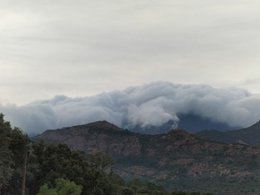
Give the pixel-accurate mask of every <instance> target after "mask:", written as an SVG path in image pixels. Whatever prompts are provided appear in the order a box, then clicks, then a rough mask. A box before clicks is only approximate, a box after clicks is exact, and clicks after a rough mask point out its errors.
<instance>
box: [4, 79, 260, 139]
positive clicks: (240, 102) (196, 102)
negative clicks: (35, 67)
mask: <svg viewBox="0 0 260 195" xmlns="http://www.w3.org/2000/svg"><path fill="white" fill-rule="evenodd" d="M0 112H3V113H4V114H5V116H6V119H7V120H10V121H11V123H12V124H13V125H15V126H18V127H20V128H22V129H23V130H24V131H25V132H27V133H29V134H36V133H40V132H42V131H43V130H46V129H52V128H61V127H64V126H72V125H79V124H85V123H89V122H93V121H97V120H107V121H109V122H111V123H114V124H116V125H118V126H121V127H134V126H137V125H138V126H141V127H148V126H160V125H162V124H165V123H166V122H168V121H175V122H176V123H178V122H179V120H180V119H179V117H178V116H179V115H180V114H195V115H197V116H200V117H202V118H205V119H209V120H211V121H214V122H222V123H226V124H228V125H230V126H241V127H242V126H248V125H251V124H252V123H254V122H256V121H258V120H259V119H260V96H259V95H254V94H251V93H249V92H248V91H246V90H243V89H235V88H225V89H218V88H213V87H210V86H206V85H180V84H172V83H168V82H155V83H151V84H146V85H143V86H138V87H130V88H127V89H125V90H123V91H112V92H107V93H102V94H99V95H96V96H91V97H81V98H70V97H66V96H56V97H54V98H53V99H50V100H46V101H37V102H33V103H30V104H27V105H23V106H16V105H1V106H0Z"/></svg>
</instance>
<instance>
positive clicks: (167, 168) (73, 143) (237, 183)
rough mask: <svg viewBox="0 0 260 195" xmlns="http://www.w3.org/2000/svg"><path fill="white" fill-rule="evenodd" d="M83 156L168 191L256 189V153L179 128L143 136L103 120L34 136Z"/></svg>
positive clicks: (259, 185) (259, 169) (259, 170)
mask: <svg viewBox="0 0 260 195" xmlns="http://www.w3.org/2000/svg"><path fill="white" fill-rule="evenodd" d="M36 139H38V140H40V139H41V140H44V141H45V142H49V143H64V144H67V145H68V146H69V147H70V148H72V149H74V150H82V151H84V152H86V153H96V152H99V151H102V152H104V153H106V154H108V155H109V156H111V157H112V159H113V160H114V167H113V168H114V170H115V172H116V173H118V174H119V175H121V176H122V177H124V178H125V179H130V178H133V177H138V178H143V179H147V180H150V181H153V182H156V183H158V184H160V185H163V186H164V187H166V188H168V189H171V190H175V191H178V190H187V191H200V192H213V193H215V194H257V193H258V192H259V191H260V149H259V148H257V147H250V146H246V145H241V144H224V143H219V142H214V141H208V140H205V139H201V138H198V137H197V136H195V135H192V134H190V133H187V132H186V131H184V130H181V129H175V130H171V131H169V133H166V134H158V135H145V134H138V133H133V132H130V131H127V130H123V129H120V128H118V127H116V126H115V125H113V124H110V123H108V122H106V121H99V122H95V123H91V124H87V125H81V126H74V127H68V128H62V129H57V130H48V131H45V132H44V133H43V134H41V135H39V136H37V137H36Z"/></svg>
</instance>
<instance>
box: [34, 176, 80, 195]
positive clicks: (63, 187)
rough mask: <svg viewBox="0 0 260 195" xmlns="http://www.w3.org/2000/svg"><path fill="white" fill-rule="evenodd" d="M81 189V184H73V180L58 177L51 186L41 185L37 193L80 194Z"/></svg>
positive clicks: (44, 194) (51, 194) (47, 194)
mask: <svg viewBox="0 0 260 195" xmlns="http://www.w3.org/2000/svg"><path fill="white" fill-rule="evenodd" d="M81 191H82V186H80V185H77V184H75V182H73V181H69V180H65V179H62V178H59V179H56V180H55V186H54V187H53V188H49V186H48V185H47V184H44V185H43V186H41V188H40V192H39V193H38V194H37V195H80V194H81Z"/></svg>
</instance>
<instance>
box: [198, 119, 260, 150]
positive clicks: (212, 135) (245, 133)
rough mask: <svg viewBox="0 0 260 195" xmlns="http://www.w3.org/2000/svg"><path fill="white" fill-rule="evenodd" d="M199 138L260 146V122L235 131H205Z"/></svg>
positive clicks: (200, 133)
mask: <svg viewBox="0 0 260 195" xmlns="http://www.w3.org/2000/svg"><path fill="white" fill-rule="evenodd" d="M197 135H198V136H199V137H202V138H205V139H210V140H215V141H220V142H224V143H241V144H247V145H255V146H260V121H259V122H257V123H255V124H254V125H252V126H250V127H248V128H244V129H240V130H233V131H226V132H223V131H217V130H205V131H201V132H199V133H197Z"/></svg>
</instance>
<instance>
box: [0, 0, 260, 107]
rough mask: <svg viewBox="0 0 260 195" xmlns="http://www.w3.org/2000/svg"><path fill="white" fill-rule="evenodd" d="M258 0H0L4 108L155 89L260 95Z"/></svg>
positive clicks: (0, 76) (0, 83)
mask: <svg viewBox="0 0 260 195" xmlns="http://www.w3.org/2000/svg"><path fill="white" fill-rule="evenodd" d="M259 6H260V3H259V1H256V0H249V1H248V0H219V1H209V0H206V1H205V0H190V1H183V0H162V1H158V0H138V1H133V0H110V1H107V0H95V1H89V0H75V1H71V0H54V1H53V0H42V1H34V0H23V1H19V0H8V1H2V0H0V43H1V44H0V91H1V94H0V102H1V104H16V105H25V104H28V103H30V102H32V101H36V100H43V99H50V98H53V97H54V96H55V95H66V96H69V97H75V98H76V97H85V96H93V95H96V94H99V93H102V92H109V91H113V90H123V89H125V88H127V87H129V86H138V85H143V84H147V83H151V82H154V81H168V82H172V83H180V84H207V85H210V86H213V87H219V88H221V87H237V88H244V89H246V90H248V91H249V92H251V93H254V94H257V93H260V88H259V87H258V86H259V84H260V66H259V63H260V55H259V53H258V52H259V51H260V36H259V35H260V12H259Z"/></svg>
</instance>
